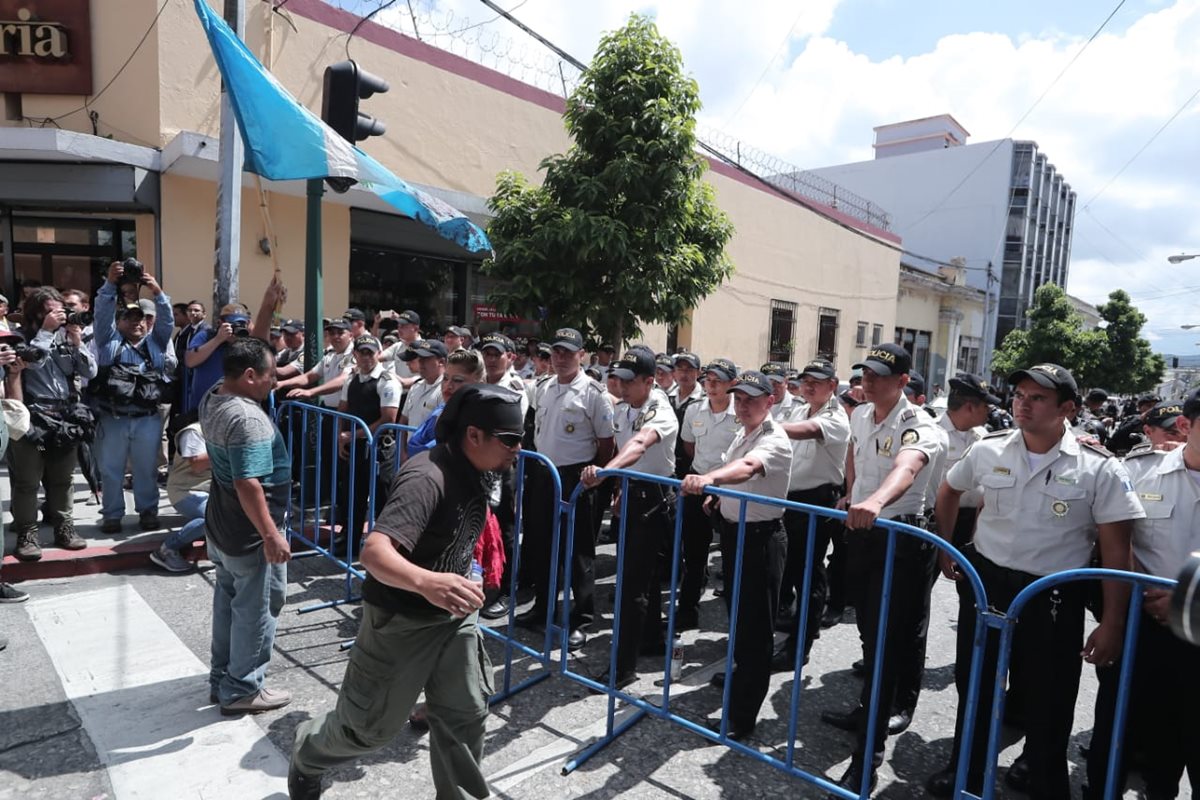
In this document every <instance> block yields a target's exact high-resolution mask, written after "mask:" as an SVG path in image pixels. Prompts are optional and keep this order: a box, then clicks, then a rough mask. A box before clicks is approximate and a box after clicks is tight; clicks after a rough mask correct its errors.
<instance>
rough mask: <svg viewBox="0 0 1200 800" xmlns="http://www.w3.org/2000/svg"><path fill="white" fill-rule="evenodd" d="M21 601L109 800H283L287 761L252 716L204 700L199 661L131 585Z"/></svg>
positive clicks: (204, 670)
mask: <svg viewBox="0 0 1200 800" xmlns="http://www.w3.org/2000/svg"><path fill="white" fill-rule="evenodd" d="M26 607H27V609H28V613H29V617H30V618H31V619H32V621H33V624H34V626H35V628H36V629H37V634H38V636H39V637H40V638H41V640H42V642H43V644H44V645H45V647H46V650H47V652H48V653H49V655H50V658H51V661H52V662H53V663H54V668H55V670H56V671H57V672H58V676H59V679H60V680H61V682H62V686H63V690H64V691H65V692H66V695H67V698H68V699H69V700H70V701H71V702H72V703H73V704H74V706H75V709H76V711H77V712H78V713H79V717H80V720H81V721H82V722H83V726H84V729H85V730H86V731H87V733H88V736H89V737H90V738H91V740H92V742H93V743H94V744H95V746H96V751H97V753H98V754H99V756H100V759H101V761H102V762H103V763H104V764H105V766H106V767H107V769H108V776H109V780H110V781H111V783H112V787H113V793H114V795H115V800H141V798H154V800H158V798H162V797H167V796H170V797H181V798H183V797H186V798H213V800H216V798H232V797H237V798H262V797H268V796H272V795H274V796H276V797H278V796H279V795H280V793H283V794H284V796H286V776H287V767H288V762H287V759H286V758H285V757H284V756H283V755H282V754H281V753H280V752H279V750H278V749H276V747H275V746H274V745H273V744H271V742H270V740H269V739H267V737H266V734H265V733H264V732H263V730H262V729H261V728H260V727H259V726H258V725H257V724H256V723H255V722H254V721H253V720H252V719H249V718H247V717H241V718H236V719H228V718H225V717H222V716H221V715H220V711H219V709H218V708H217V707H215V706H209V705H208V667H207V666H206V665H205V664H203V663H202V662H201V661H200V659H198V658H196V656H195V654H193V653H192V651H191V650H189V649H188V648H187V646H186V645H184V644H183V642H181V641H180V640H179V637H177V636H176V635H175V633H174V631H172V630H171V628H170V627H169V626H168V625H167V624H166V623H165V622H163V620H162V619H161V618H160V617H159V616H158V614H156V613H155V612H154V610H153V609H152V608H151V607H150V606H149V604H147V603H146V601H145V600H143V599H142V597H141V595H139V594H138V593H137V591H136V590H135V589H134V588H133V587H132V586H130V585H129V584H126V583H121V584H117V585H114V586H110V587H107V588H104V589H98V590H95V591H89V592H79V593H74V594H69V595H62V596H57V597H44V598H41V599H34V600H31V601H30V602H29V603H28V604H27V606H26Z"/></svg>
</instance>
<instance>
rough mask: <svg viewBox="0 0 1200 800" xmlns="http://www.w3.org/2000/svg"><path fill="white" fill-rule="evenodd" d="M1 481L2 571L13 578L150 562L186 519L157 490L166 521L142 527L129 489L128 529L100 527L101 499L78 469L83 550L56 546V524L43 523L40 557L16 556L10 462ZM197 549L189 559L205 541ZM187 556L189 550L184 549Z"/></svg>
mask: <svg viewBox="0 0 1200 800" xmlns="http://www.w3.org/2000/svg"><path fill="white" fill-rule="evenodd" d="M0 485H2V486H3V487H4V489H3V497H4V554H5V555H4V565H3V568H2V569H0V575H3V576H4V580H5V581H8V582H9V583H17V582H20V581H30V580H41V579H44V578H68V577H71V576H73V575H91V574H95V573H99V572H112V571H113V570H119V569H130V568H132V567H140V566H145V565H147V564H149V563H150V561H149V554H150V553H152V552H153V551H154V550H156V549H157V548H158V545H159V543H160V542H161V541H162V540H163V539H164V538H166V536H167V535H168V534H169V533H172V532H174V531H177V530H179V528H180V527H181V526H182V525H183V518H182V517H180V516H179V514H178V513H176V511H175V509H174V507H173V506H172V505H171V503H170V501H168V500H167V493H166V492H165V491H160V492H159V502H158V519H159V524H160V525H161V526H162V527H161V528H160V529H159V530H156V531H148V532H147V531H143V530H142V529H141V528H140V527H139V526H138V518H137V514H136V513H134V511H133V493H132V492H125V507H126V509H127V510H128V513H127V514H126V516H125V530H124V531H123V532H122V533H117V534H107V533H101V532H100V504H99V503H97V502H96V501H95V500H94V499H92V495H91V492H90V491H89V490H88V487H87V483H86V482H85V481H84V480H83V476H82V475H80V474H79V473H78V472H76V474H75V507H74V512H75V530H76V531H77V532H78V533H79V535H80V536H82V537H83V538H84V539H86V540H87V543H88V547H87V549H85V550H73V551H72V550H60V549H58V548H56V547H55V546H54V528H53V527H52V526H51V525H48V524H45V523H43V524H42V526H41V530H40V533H41V543H42V559H41V560H40V561H31V562H25V561H18V560H17V559H16V558H15V557H13V556H12V555H11V553H12V551H13V548H14V547H16V539H17V537H16V533H15V532H14V531H13V530H12V514H11V513H10V512H9V506H10V503H11V500H12V497H11V491H12V487H11V484H10V483H9V480H8V465H7V464H4V465H3V466H0ZM198 548H199V549H198V550H197V548H193V550H192V554H191V556H189V557H190V558H192V560H195V558H196V557H197V556H198V555H200V554H202V553H203V544H202V543H201V544H200V545H198ZM185 555H187V554H186V553H185Z"/></svg>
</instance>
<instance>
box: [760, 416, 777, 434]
mask: <svg viewBox="0 0 1200 800" xmlns="http://www.w3.org/2000/svg"><path fill="white" fill-rule="evenodd" d="M773 430H775V423H773V422H771V419H770V417H768V418H767V419H764V420H763V424H762V432H763V433H770V432H771V431H773Z"/></svg>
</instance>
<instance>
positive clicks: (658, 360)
mask: <svg viewBox="0 0 1200 800" xmlns="http://www.w3.org/2000/svg"><path fill="white" fill-rule="evenodd" d="M654 368H655V369H656V370H660V369H661V370H664V371H666V372H670V371H671V370H673V369H675V361H674V359H672V358H671V357H670V356H669V355H667V354H666V353H658V354H657V355H655V356H654Z"/></svg>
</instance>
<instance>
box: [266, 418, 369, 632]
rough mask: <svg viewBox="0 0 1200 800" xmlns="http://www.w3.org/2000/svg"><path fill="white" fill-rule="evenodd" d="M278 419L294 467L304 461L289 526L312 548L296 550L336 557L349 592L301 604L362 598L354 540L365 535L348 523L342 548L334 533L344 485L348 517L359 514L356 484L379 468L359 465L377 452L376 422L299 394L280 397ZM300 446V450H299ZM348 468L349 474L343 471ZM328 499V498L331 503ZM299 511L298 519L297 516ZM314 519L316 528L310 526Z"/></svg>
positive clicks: (307, 608)
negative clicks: (342, 444) (342, 439)
mask: <svg viewBox="0 0 1200 800" xmlns="http://www.w3.org/2000/svg"><path fill="white" fill-rule="evenodd" d="M276 414H277V419H276V422H277V424H279V426H280V427H281V428H285V429H286V430H287V436H286V442H287V447H288V455H289V457H290V458H291V461H292V465H293V468H295V467H296V466H299V472H300V475H299V483H300V491H299V496H298V497H296V496H295V494H294V493H289V496H288V508H287V512H286V514H285V516H284V526H285V528H286V533H287V536H288V541H289V542H291V541H294V540H299V541H301V542H303V543H304V544H305V545H306V546H307V547H308V548H309V549H308V550H307V551H305V552H301V553H297V554H296V557H300V558H303V557H306V556H320V557H323V558H326V559H328V560H329V561H332V562H333V563H334V564H335V565H337V566H338V568H339V569H341V570H342V571H344V572H345V597H343V598H340V599H338V600H331V601H328V602H324V603H316V604H313V605H309V606H305V607H303V608H301V609H299V613H301V614H305V613H308V612H311V611H317V610H319V609H322V608H330V607H332V606H337V605H342V604H344V603H353V602H357V600H358V599H359V598H358V596H357V595H356V594H355V593H354V581H355V580H358V581H360V582H361V581H362V580H364V579H365V577H366V575H365V574H364V573H363V572H362V570H360V569H358V568H356V567H355V566H354V554H355V552H356V549H355V540H356V539H357V538H358V537H359V536H360V535H361V534H360V532H359V531H355V530H353V529H352V528H353V525H352V524H347V526H346V529H345V530H344V531H343V533H344V534H345V535H344V543H343V548H342V552H340V553H339V552H335V539H334V534H335V530H336V523H337V521H338V519H339V514H338V511H339V508H338V505H339V500H338V494H339V491H338V490H339V488H344V489H345V497H346V501H345V505H346V508H345V509H344V511H345V518H346V520H347V521H348V523H349V522H351V521H353V520H355V519H356V518H357V516H358V515H357V514H356V513H355V512H356V511H361V509H358V508H356V497H355V494H356V493H355V488H356V486H357V483H356V482H357V481H359V480H368V479H373V478H374V476H375V469H373V468H372V469H369V470H368V471H367V473H368V474H367V475H362V474H361V470H360V469H359V461H360V458H359V456H360V454H362V453H366V454H368V455H369V456H373V455H374V454H375V452H376V449H375V437H374V436H372V434H371V428H370V426H369V425H367V423H365V422H363V420H361V419H360V418H358V417H355V416H352V415H350V414H345V413H342V412H340V411H335V410H333V409H330V408H323V407H320V406H315V405H310V404H308V403H303V402H299V401H296V400H288V401H286V402H284V403H281V404H280V406H279V408H278V410H277V412H276ZM343 430H346V431H353V432H354V433H355V435H354V436H352V437H350V441H349V443H348V446H347V450H346V456H347V458H346V460H345V464H344V465H343V463H342V462H343V460H342V458H341V453H340V448H339V441H338V439H339V437H338V434H339V433H340V432H342V431H343ZM297 448H299V452H298V453H297ZM343 473H345V474H343ZM324 501H328V505H326V503H325V502H324ZM374 501H375V492H374V491H373V487H372V491H371V492H369V493H368V496H367V508H366V515H365V519H366V521H367V523H368V524H370V523H372V522H374V520H375V510H374ZM326 508H328V517H327V518H326V519H322V511H323V510H324V509H326ZM297 516H299V523H297V522H296V518H297ZM310 525H311V531H310V527H309V526H310ZM323 528H324V529H326V530H328V532H329V535H328V541H327V542H323V541H322V536H321V531H322V529H323Z"/></svg>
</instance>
